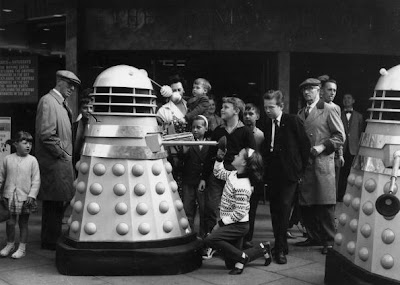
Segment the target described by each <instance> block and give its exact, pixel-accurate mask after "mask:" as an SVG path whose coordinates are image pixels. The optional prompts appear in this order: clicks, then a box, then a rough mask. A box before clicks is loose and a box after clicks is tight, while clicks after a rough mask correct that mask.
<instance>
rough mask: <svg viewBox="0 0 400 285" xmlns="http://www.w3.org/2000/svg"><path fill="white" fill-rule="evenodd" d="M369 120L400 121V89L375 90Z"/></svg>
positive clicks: (397, 122) (395, 122) (396, 122)
mask: <svg viewBox="0 0 400 285" xmlns="http://www.w3.org/2000/svg"><path fill="white" fill-rule="evenodd" d="M370 100H371V101H372V107H371V108H369V109H368V111H369V119H368V120H367V122H379V123H394V124H399V123H400V91H393V90H390V91H386V90H375V92H374V96H373V97H371V98H370Z"/></svg>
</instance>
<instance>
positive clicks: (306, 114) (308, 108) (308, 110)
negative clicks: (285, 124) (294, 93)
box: [304, 106, 311, 119]
mask: <svg viewBox="0 0 400 285" xmlns="http://www.w3.org/2000/svg"><path fill="white" fill-rule="evenodd" d="M310 109H311V107H310V106H307V107H306V110H305V112H304V115H305V117H306V119H307V117H308V115H309V114H310Z"/></svg>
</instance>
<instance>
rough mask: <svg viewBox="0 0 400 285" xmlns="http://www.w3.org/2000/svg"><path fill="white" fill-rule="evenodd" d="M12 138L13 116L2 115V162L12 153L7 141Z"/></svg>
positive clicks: (0, 147)
mask: <svg viewBox="0 0 400 285" xmlns="http://www.w3.org/2000/svg"><path fill="white" fill-rule="evenodd" d="M10 138H11V118H10V117H0V163H1V162H2V161H3V160H4V158H5V157H6V156H7V155H9V154H10V145H8V144H6V141H7V140H9V139H10Z"/></svg>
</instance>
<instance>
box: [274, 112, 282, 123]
mask: <svg viewBox="0 0 400 285" xmlns="http://www.w3.org/2000/svg"><path fill="white" fill-rule="evenodd" d="M282 114H283V112H281V113H280V115H279V116H278V117H276V119H275V120H277V121H278V123H281V120H282Z"/></svg>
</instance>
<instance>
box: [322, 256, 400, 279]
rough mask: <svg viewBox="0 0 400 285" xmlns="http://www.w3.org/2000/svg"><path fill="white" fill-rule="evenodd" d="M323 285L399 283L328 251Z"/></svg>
mask: <svg viewBox="0 0 400 285" xmlns="http://www.w3.org/2000/svg"><path fill="white" fill-rule="evenodd" d="M324 281H325V284H328V285H336V284H341V285H375V284H385V285H399V284H400V282H399V281H397V280H394V279H391V278H386V277H383V276H381V275H378V274H374V273H371V272H370V271H367V270H365V269H363V268H361V267H359V266H357V265H355V264H354V263H352V262H351V261H349V260H348V259H347V258H345V257H344V256H343V255H341V254H340V253H338V252H337V251H335V250H333V249H330V250H328V254H327V256H326V262H325V280H324Z"/></svg>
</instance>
